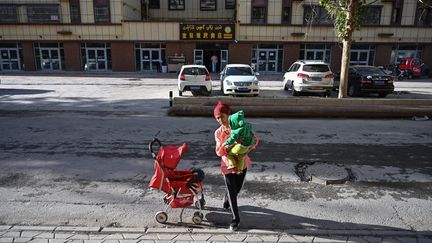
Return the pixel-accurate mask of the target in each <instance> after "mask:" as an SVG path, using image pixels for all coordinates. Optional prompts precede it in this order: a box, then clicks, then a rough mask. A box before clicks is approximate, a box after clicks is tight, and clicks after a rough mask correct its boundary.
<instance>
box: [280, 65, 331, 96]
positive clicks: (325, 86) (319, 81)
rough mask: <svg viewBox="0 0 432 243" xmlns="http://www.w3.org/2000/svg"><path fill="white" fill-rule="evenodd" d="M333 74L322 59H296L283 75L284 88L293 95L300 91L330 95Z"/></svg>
mask: <svg viewBox="0 0 432 243" xmlns="http://www.w3.org/2000/svg"><path fill="white" fill-rule="evenodd" d="M333 82H334V76H333V73H332V71H331V70H330V67H329V65H328V64H327V63H324V62H322V61H296V62H294V63H293V64H292V65H291V67H290V68H289V69H288V70H287V72H286V73H285V74H284V77H283V88H284V90H291V93H292V95H293V96H296V95H298V94H299V93H301V92H310V93H320V94H322V95H325V96H330V94H331V90H332V89H333Z"/></svg>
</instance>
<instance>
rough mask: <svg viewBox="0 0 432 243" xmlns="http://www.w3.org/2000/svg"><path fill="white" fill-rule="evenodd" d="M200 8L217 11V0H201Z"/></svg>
mask: <svg viewBox="0 0 432 243" xmlns="http://www.w3.org/2000/svg"><path fill="white" fill-rule="evenodd" d="M200 9H201V11H215V10H216V0H201V2H200Z"/></svg>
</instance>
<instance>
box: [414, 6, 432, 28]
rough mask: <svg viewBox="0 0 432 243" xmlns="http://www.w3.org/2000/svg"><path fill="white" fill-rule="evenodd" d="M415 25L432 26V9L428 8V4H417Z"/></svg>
mask: <svg viewBox="0 0 432 243" xmlns="http://www.w3.org/2000/svg"><path fill="white" fill-rule="evenodd" d="M429 3H430V1H429ZM415 25H416V26H432V8H431V7H430V6H428V2H421V1H418V2H417V11H416V17H415Z"/></svg>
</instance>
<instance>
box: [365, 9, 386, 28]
mask: <svg viewBox="0 0 432 243" xmlns="http://www.w3.org/2000/svg"><path fill="white" fill-rule="evenodd" d="M381 10H382V7H381V6H367V7H365V9H364V16H363V19H362V22H361V24H362V25H379V24H380V23H381Z"/></svg>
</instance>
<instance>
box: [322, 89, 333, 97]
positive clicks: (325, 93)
mask: <svg viewBox="0 0 432 243" xmlns="http://www.w3.org/2000/svg"><path fill="white" fill-rule="evenodd" d="M330 95H331V91H330V90H327V91H326V92H324V93H323V97H330Z"/></svg>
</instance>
